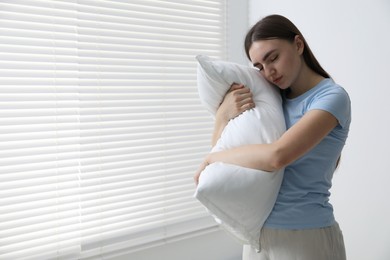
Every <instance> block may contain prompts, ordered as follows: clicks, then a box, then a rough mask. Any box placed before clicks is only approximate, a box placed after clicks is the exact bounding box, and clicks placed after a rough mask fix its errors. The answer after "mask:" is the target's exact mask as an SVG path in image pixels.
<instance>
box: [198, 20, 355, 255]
mask: <svg viewBox="0 0 390 260" xmlns="http://www.w3.org/2000/svg"><path fill="white" fill-rule="evenodd" d="M245 51H246V54H247V56H248V58H249V59H250V60H251V62H252V63H253V66H255V67H256V68H257V69H258V70H259V73H261V74H262V75H263V76H264V77H265V78H266V79H267V80H268V81H270V82H271V83H272V84H274V85H276V86H277V87H279V88H280V90H281V94H282V98H283V111H284V116H285V122H286V126H287V131H286V132H285V133H284V134H283V135H282V136H281V137H280V139H278V140H277V141H275V142H273V143H270V144H254V145H246V146H241V147H237V148H234V149H230V150H226V151H222V152H218V153H211V154H209V155H208V156H207V157H206V159H205V161H204V162H203V163H202V165H201V166H200V168H199V170H198V171H197V173H196V174H195V177H194V179H195V182H196V183H197V182H198V179H199V176H200V173H201V172H202V170H203V169H204V168H205V167H206V166H207V165H208V164H210V163H213V162H216V161H222V162H225V163H231V164H237V165H240V166H243V167H248V168H255V169H259V170H265V171H275V170H277V169H279V168H282V167H285V174H284V179H283V183H282V186H281V188H280V192H279V194H278V198H277V200H276V203H275V205H274V208H273V210H272V212H271V214H270V215H269V217H268V219H267V221H266V222H265V224H264V226H263V230H262V235H261V238H260V246H261V251H260V253H257V252H256V251H255V250H254V249H253V248H251V247H249V246H244V252H243V259H244V260H248V259H261V260H266V259H267V260H290V259H299V260H314V259H315V260H325V259H326V260H343V259H346V256H345V248H344V242H343V236H342V233H341V230H340V228H339V226H338V224H337V222H336V221H335V218H334V215H333V208H332V205H331V204H330V203H329V196H330V192H329V189H330V188H331V181H332V176H333V173H334V170H335V168H336V167H337V164H338V159H339V157H340V154H341V151H342V148H343V146H344V144H345V141H346V139H347V136H348V131H349V125H350V121H351V110H350V100H349V97H348V94H347V92H346V91H345V90H344V89H343V88H342V87H340V86H339V85H337V84H336V83H335V82H334V81H333V80H332V79H331V78H330V76H329V75H328V73H327V72H326V71H325V70H324V69H323V68H322V67H321V66H320V64H319V63H318V61H317V60H316V58H315V57H314V55H313V53H312V52H311V50H310V48H309V46H308V44H307V43H306V41H305V39H304V37H303V36H302V34H301V33H300V31H299V30H298V29H297V28H296V26H295V25H294V24H293V23H292V22H291V21H290V20H288V19H287V18H285V17H283V16H280V15H271V16H267V17H265V18H263V19H262V20H260V21H259V22H258V23H257V24H255V25H254V26H253V27H252V28H251V29H250V30H249V32H248V33H247V35H246V38H245ZM253 106H254V104H253V100H252V97H251V93H250V91H249V89H248V88H246V87H245V86H243V85H238V84H234V85H232V87H231V89H230V92H229V93H228V94H227V95H226V96H225V99H224V101H223V102H222V104H221V106H220V107H219V109H218V112H217V115H216V120H215V129H214V133H213V138H212V143H213V144H215V142H216V141H217V140H218V138H219V136H220V134H221V132H222V131H223V129H224V127H225V126H226V124H227V123H228V121H229V120H230V119H232V118H234V117H236V116H237V115H239V114H240V113H242V112H243V111H245V110H247V109H249V108H251V107H253Z"/></svg>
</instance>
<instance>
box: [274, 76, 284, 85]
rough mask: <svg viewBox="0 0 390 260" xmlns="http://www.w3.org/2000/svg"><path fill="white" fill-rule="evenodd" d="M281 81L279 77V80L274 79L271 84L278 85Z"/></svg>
mask: <svg viewBox="0 0 390 260" xmlns="http://www.w3.org/2000/svg"><path fill="white" fill-rule="evenodd" d="M281 79H282V76H280V77H279V78H276V79H274V80H272V82H273V83H274V84H278V83H279V82H280V80H281Z"/></svg>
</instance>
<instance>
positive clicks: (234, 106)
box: [216, 83, 255, 122]
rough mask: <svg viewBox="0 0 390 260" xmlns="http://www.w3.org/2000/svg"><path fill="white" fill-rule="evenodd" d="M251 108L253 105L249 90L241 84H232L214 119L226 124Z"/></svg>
mask: <svg viewBox="0 0 390 260" xmlns="http://www.w3.org/2000/svg"><path fill="white" fill-rule="evenodd" d="M253 107H255V103H254V102H253V98H252V93H251V91H250V89H249V88H248V87H245V86H244V85H242V84H236V83H233V84H232V86H231V87H230V89H229V91H228V93H227V94H226V95H225V97H224V99H223V101H222V103H221V105H220V106H219V108H218V111H217V114H216V117H218V118H219V119H220V120H222V121H225V122H228V121H229V120H230V119H233V118H235V117H236V116H238V115H240V114H241V113H243V112H244V111H245V110H248V109H251V108H253Z"/></svg>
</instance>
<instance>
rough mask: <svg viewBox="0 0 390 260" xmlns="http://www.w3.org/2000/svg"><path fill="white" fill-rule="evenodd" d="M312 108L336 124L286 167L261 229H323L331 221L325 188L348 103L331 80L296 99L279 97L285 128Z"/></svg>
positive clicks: (345, 131)
mask: <svg viewBox="0 0 390 260" xmlns="http://www.w3.org/2000/svg"><path fill="white" fill-rule="evenodd" d="M313 109H320V110H325V111H328V112H330V113H331V114H332V115H334V116H335V117H336V118H337V120H338V122H339V124H338V125H337V126H336V127H335V128H334V129H333V130H332V131H331V132H330V133H329V134H328V135H327V136H326V137H325V138H324V139H323V140H322V141H321V142H320V143H319V144H318V145H317V146H315V147H314V148H313V149H312V150H310V151H309V152H308V153H306V154H305V155H304V156H302V157H301V158H299V159H298V160H296V161H295V162H293V163H291V164H290V165H288V166H287V167H286V169H285V173H284V179H283V182H282V186H281V188H280V191H279V194H278V197H277V200H276V203H275V206H274V208H273V210H272V212H271V214H270V215H269V217H268V219H267V221H266V222H265V224H264V226H265V227H270V228H280V229H305V228H319V227H326V226H330V225H333V224H334V222H335V219H334V215H333V207H332V205H331V204H330V203H329V196H330V192H329V189H330V188H331V186H332V177H333V173H334V171H335V168H336V162H337V159H338V158H339V156H340V154H341V150H342V149H343V147H344V144H345V141H346V139H347V136H348V131H349V125H350V122H351V102H350V99H349V96H348V94H347V92H346V91H345V90H344V89H343V88H342V87H340V86H339V85H337V84H335V83H334V81H333V80H332V79H324V80H322V81H321V82H320V83H319V84H318V85H317V86H315V87H314V88H312V89H310V90H309V91H307V92H305V93H304V94H302V95H300V96H298V97H296V98H293V99H287V98H285V97H283V111H284V116H285V120H286V126H287V129H288V128H290V127H291V126H292V125H294V124H295V123H296V122H297V121H298V120H299V119H300V118H301V117H302V116H303V115H304V114H305V113H306V112H307V111H309V110H313Z"/></svg>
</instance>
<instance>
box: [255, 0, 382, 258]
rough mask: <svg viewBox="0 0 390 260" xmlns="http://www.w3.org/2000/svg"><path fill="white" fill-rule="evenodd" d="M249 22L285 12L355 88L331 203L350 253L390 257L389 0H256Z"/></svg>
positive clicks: (323, 58) (329, 64)
mask: <svg viewBox="0 0 390 260" xmlns="http://www.w3.org/2000/svg"><path fill="white" fill-rule="evenodd" d="M249 7H250V14H249V17H250V24H251V25H252V24H254V23H255V22H256V21H257V20H258V19H260V18H261V17H263V16H265V15H269V14H273V13H279V14H282V15H285V16H287V17H288V18H289V19H290V20H292V21H293V22H294V23H295V24H296V25H297V27H298V28H299V29H300V30H301V32H302V33H303V35H304V36H305V38H306V40H307V41H308V44H309V45H310V47H311V48H312V50H313V52H314V54H315V55H316V57H317V59H318V60H319V61H320V63H321V64H322V65H323V67H324V68H325V69H326V70H327V71H328V72H329V73H330V74H331V75H332V77H333V78H334V79H335V80H336V81H337V82H338V83H339V84H341V85H342V86H343V87H344V88H345V89H346V90H347V91H348V92H349V94H350V97H351V100H352V113H353V114H352V125H351V130H350V136H349V140H348V142H347V144H346V147H345V148H344V152H343V155H342V162H341V167H340V168H339V170H338V171H337V173H336V175H335V177H334V186H333V189H332V199H331V201H332V203H333V205H334V207H335V215H336V218H337V220H338V222H339V223H340V226H341V228H342V229H343V233H344V239H345V243H346V249H347V257H348V259H351V260H367V259H374V260H389V259H390V223H389V220H390V203H389V202H388V199H389V198H390V188H389V183H390V170H389V164H388V162H389V161H388V156H389V155H390V153H389V147H390V141H389V129H390V115H389V113H390V104H389V102H388V98H389V97H390V71H389V69H390V65H389V62H390V1H388V0H343V1H340V0H327V1H313V0H300V1H291V0H278V1H265V0H249Z"/></svg>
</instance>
